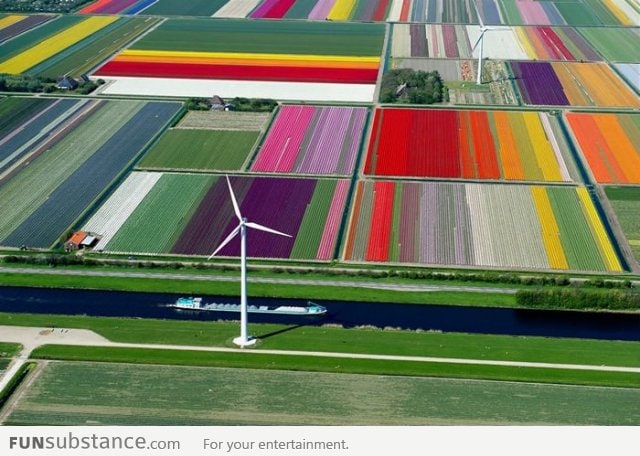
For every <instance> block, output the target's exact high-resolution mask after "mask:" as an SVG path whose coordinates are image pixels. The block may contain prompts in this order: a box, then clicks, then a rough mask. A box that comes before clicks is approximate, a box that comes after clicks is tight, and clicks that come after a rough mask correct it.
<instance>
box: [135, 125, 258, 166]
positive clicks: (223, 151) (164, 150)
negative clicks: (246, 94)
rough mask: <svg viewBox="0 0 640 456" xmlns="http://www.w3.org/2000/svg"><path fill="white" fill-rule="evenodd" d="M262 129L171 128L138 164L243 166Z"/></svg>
mask: <svg viewBox="0 0 640 456" xmlns="http://www.w3.org/2000/svg"><path fill="white" fill-rule="evenodd" d="M258 135H259V132H255V131H224V130H191V129H188V130H187V129H172V130H169V131H167V132H166V133H165V134H164V136H162V138H161V139H160V141H158V142H157V143H156V144H155V145H154V146H153V149H151V150H150V151H149V153H147V154H146V155H145V157H144V158H143V159H142V161H141V162H140V163H139V165H138V167H139V168H143V169H144V168H147V169H148V168H151V169H197V170H223V171H231V170H233V171H237V170H240V168H241V167H242V165H243V163H244V162H245V160H246V159H247V156H248V155H249V153H250V152H251V150H252V148H253V146H254V144H255V143H256V140H257V139H258Z"/></svg>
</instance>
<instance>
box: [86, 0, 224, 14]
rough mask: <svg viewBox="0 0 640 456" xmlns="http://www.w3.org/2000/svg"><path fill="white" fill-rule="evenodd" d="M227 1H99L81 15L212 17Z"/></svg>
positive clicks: (89, 6)
mask: <svg viewBox="0 0 640 456" xmlns="http://www.w3.org/2000/svg"><path fill="white" fill-rule="evenodd" d="M225 3H227V0H189V1H188V2H184V1H175V0H98V1H96V2H94V3H91V4H89V5H87V6H85V7H84V8H82V9H81V10H80V11H79V13H80V14H125V15H134V14H149V15H156V16H211V15H213V14H214V13H215V12H216V11H217V10H218V9H220V8H221V7H222V6H223V5H224V4H225Z"/></svg>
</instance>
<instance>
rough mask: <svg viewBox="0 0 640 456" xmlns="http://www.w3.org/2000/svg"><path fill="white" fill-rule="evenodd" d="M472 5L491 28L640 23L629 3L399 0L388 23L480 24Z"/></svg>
mask: <svg viewBox="0 0 640 456" xmlns="http://www.w3.org/2000/svg"><path fill="white" fill-rule="evenodd" d="M396 3H397V4H398V5H397V6H396ZM473 3H477V5H478V8H479V9H480V14H481V15H482V17H483V18H484V22H485V23H486V24H491V25H501V24H502V25H574V26H575V25H589V26H590V25H632V24H637V23H638V22H640V13H639V12H638V11H637V8H635V7H634V6H632V5H630V4H629V3H627V1H626V0H572V1H552V0H547V1H538V0H482V1H478V2H476V1H475V0H398V1H397V2H394V6H392V12H391V13H390V14H389V17H388V20H390V21H402V22H407V21H412V22H430V23H437V22H446V23H462V24H470V23H477V22H478V19H477V13H476V9H475V7H474V5H473Z"/></svg>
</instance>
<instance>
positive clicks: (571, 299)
mask: <svg viewBox="0 0 640 456" xmlns="http://www.w3.org/2000/svg"><path fill="white" fill-rule="evenodd" d="M516 301H517V303H518V305H520V306H523V307H528V308H540V309H578V310H587V309H589V310H592V309H602V310H640V293H639V292H638V291H635V290H621V289H612V290H585V289H578V288H568V289H558V288H549V289H538V290H520V291H518V293H517V294H516Z"/></svg>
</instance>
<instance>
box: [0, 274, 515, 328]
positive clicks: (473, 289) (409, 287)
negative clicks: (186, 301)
mask: <svg viewBox="0 0 640 456" xmlns="http://www.w3.org/2000/svg"><path fill="white" fill-rule="evenodd" d="M0 273H9V274H53V275H82V276H83V277H119V278H123V277H124V278H142V279H167V280H194V281H212V282H237V281H238V277H236V276H225V275H206V274H174V273H162V272H116V271H75V270H69V269H67V270H64V269H58V270H50V269H48V270H39V269H32V268H5V267H0ZM248 280H249V282H250V283H271V284H285V285H310V286H324V287H327V286H331V287H341V288H342V287H357V288H372V289H379V290H395V291H434V292H438V291H459V292H468V293H499V294H510V295H513V294H516V292H517V291H518V290H517V289H516V288H498V287H479V286H464V285H419V284H405V283H380V282H373V281H340V280H320V279H287V278H273V277H250V278H249V279H248ZM1 334H2V333H0V340H1V339H2V337H1Z"/></svg>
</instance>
